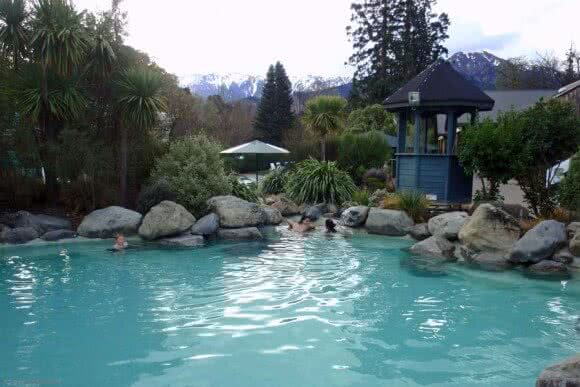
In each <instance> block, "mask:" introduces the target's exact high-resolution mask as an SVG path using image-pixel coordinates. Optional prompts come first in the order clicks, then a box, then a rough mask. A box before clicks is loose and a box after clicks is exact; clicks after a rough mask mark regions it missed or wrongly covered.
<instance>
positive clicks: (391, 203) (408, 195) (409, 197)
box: [381, 191, 429, 223]
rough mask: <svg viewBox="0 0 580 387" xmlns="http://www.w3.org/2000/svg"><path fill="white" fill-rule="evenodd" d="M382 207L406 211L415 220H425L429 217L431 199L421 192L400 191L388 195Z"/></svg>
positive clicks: (419, 221) (417, 221)
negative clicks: (428, 210)
mask: <svg viewBox="0 0 580 387" xmlns="http://www.w3.org/2000/svg"><path fill="white" fill-rule="evenodd" d="M381 207H382V208H385V209H389V210H401V211H405V212H406V213H407V215H409V216H410V217H411V218H412V219H413V221H414V222H416V223H421V222H424V221H425V219H426V217H427V209H428V208H429V200H427V198H426V197H425V195H423V194H422V193H420V192H414V191H400V192H397V193H395V194H391V195H388V196H387V197H385V199H384V200H383V203H382V205H381Z"/></svg>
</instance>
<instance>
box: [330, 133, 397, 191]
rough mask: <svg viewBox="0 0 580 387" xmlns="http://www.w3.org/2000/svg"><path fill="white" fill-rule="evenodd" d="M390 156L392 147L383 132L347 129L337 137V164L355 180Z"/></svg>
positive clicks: (359, 180)
mask: <svg viewBox="0 0 580 387" xmlns="http://www.w3.org/2000/svg"><path fill="white" fill-rule="evenodd" d="M392 157H393V152H392V148H391V146H390V145H389V142H388V140H387V137H386V135H385V134H384V133H383V132H379V131H377V130H373V131H369V132H365V133H356V132H352V131H350V130H347V131H345V132H344V133H343V134H342V135H341V136H340V137H339V145H338V164H339V166H340V167H341V168H343V169H345V170H347V171H348V172H349V174H350V175H351V176H352V178H353V179H354V180H355V181H357V182H361V180H362V177H363V174H364V173H365V172H366V171H367V170H368V169H371V168H382V167H383V166H384V164H385V163H386V162H387V161H388V160H390V159H391V158H392ZM382 188H384V187H382Z"/></svg>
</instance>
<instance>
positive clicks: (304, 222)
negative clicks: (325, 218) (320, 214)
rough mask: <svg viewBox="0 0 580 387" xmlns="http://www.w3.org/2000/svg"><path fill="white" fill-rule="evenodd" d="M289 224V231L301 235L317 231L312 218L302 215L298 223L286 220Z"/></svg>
mask: <svg viewBox="0 0 580 387" xmlns="http://www.w3.org/2000/svg"><path fill="white" fill-rule="evenodd" d="M286 222H287V223H288V230H292V231H296V232H299V233H305V232H308V231H312V230H314V229H315V227H314V225H313V224H312V222H311V221H310V218H307V217H306V216H304V215H302V218H300V220H299V221H298V222H293V221H291V220H289V219H286Z"/></svg>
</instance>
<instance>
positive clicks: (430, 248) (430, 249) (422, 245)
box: [410, 235, 457, 261]
mask: <svg viewBox="0 0 580 387" xmlns="http://www.w3.org/2000/svg"><path fill="white" fill-rule="evenodd" d="M410 251H411V252H412V253H414V254H418V255H423V256H425V257H431V258H437V259H443V260H445V261H456V260H457V258H456V257H455V256H454V255H453V252H454V251H455V245H454V244H453V243H451V242H449V241H448V240H447V239H445V238H443V237H442V236H439V235H435V236H432V237H429V238H427V239H425V240H424V241H421V242H419V243H416V244H415V245H413V246H412V247H411V249H410Z"/></svg>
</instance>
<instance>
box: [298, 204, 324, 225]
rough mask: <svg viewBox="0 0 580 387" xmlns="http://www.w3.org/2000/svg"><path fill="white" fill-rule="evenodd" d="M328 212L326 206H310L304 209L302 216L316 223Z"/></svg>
mask: <svg viewBox="0 0 580 387" xmlns="http://www.w3.org/2000/svg"><path fill="white" fill-rule="evenodd" d="M325 212H326V205H324V204H318V205H315V206H308V207H306V208H305V209H304V211H303V212H302V216H304V217H305V218H308V219H310V220H311V221H313V222H316V221H317V220H318V219H320V217H321V216H322V214H323V213H325Z"/></svg>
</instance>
